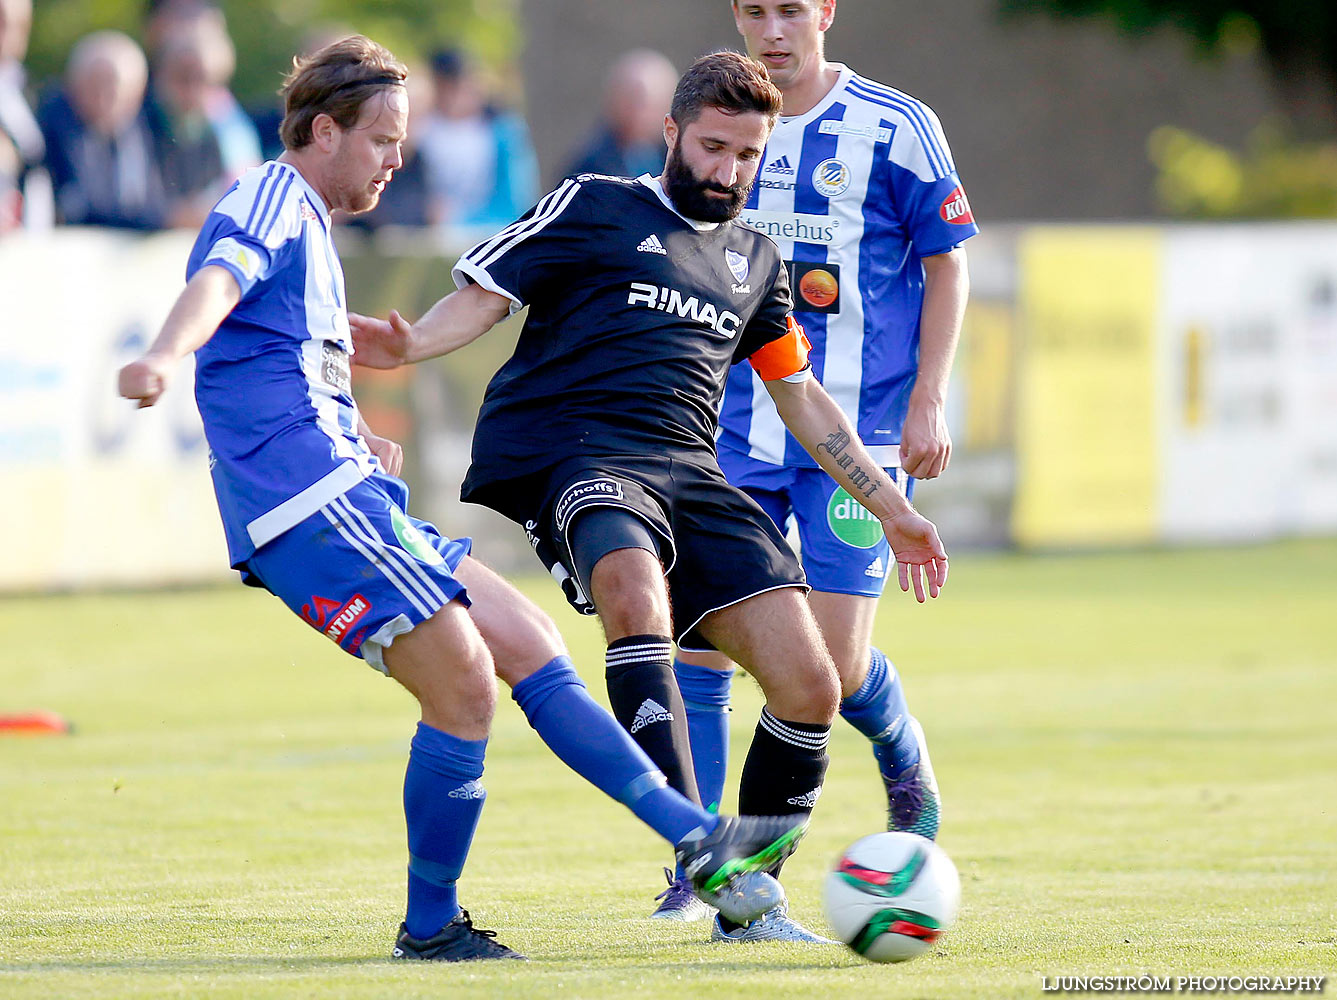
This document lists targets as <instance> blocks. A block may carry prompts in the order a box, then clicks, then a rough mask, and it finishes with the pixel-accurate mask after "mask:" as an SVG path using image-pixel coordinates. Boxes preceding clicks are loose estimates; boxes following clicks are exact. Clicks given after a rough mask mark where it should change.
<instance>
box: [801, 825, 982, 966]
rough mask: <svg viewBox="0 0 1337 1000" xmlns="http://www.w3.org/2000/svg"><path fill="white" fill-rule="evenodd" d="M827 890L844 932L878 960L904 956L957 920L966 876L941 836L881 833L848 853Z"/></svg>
mask: <svg viewBox="0 0 1337 1000" xmlns="http://www.w3.org/2000/svg"><path fill="white" fill-rule="evenodd" d="M822 898H823V902H824V903H825V905H826V919H827V921H828V922H829V923H830V924H831V926H832V927H833V928H834V929H835V932H836V936H837V937H839V938H840V940H842V941H844V942H845V943H846V944H847V945H849V946H850V947H851V948H852V949H853V950H854V951H856V952H857V953H858V954H860V955H862V956H863V957H864V958H867V959H871V960H872V961H874V962H904V961H906V960H907V959H911V958H914V957H915V956H917V955H922V954H923V953H924V952H926V951H928V950H929V948H931V947H932V946H933V942H934V941H936V940H937V939H938V937H939V935H941V934H942V933H943V931H945V930H947V928H948V927H950V926H951V925H952V921H954V920H955V919H956V910H957V907H958V906H959V905H960V902H961V879H960V876H958V875H957V873H956V865H954V864H952V859H951V858H949V857H948V856H947V854H946V853H945V852H944V851H943V849H942V848H941V847H939V846H938V845H937V844H935V843H933V841H931V840H928V839H926V838H924V837H921V836H919V835H918V834H914V833H874V834H872V835H871V836H868V837H864V838H863V839H862V840H856V841H855V842H854V843H853V844H851V845H850V846H849V847H848V848H846V849H845V851H844V852H843V853H842V854H841V855H840V860H839V861H838V862H836V866H835V868H834V869H833V870H832V871H831V873H830V874H829V875H827V876H826V884H825V886H824V887H823V892H822Z"/></svg>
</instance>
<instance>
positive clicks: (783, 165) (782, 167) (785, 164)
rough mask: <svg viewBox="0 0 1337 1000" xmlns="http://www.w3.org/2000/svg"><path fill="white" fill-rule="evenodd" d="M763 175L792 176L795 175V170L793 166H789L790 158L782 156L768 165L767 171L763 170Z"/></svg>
mask: <svg viewBox="0 0 1337 1000" xmlns="http://www.w3.org/2000/svg"><path fill="white" fill-rule="evenodd" d="M762 173H765V174H789V175H791V176H792V175H793V173H794V168H793V167H791V166H790V165H789V157H787V156H781V157H779V158H777V159H774V160H772V161H771V162H770V163H768V164H767V165H766V169H765V170H763V171H762Z"/></svg>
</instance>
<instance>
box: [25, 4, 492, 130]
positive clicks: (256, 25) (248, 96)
mask: <svg viewBox="0 0 1337 1000" xmlns="http://www.w3.org/2000/svg"><path fill="white" fill-rule="evenodd" d="M220 6H221V7H222V8H223V11H224V13H225V14H226V15H227V21H228V30H229V31H230V33H231V35H232V39H233V41H234V42H235V44H236V47H237V75H236V77H235V78H234V79H233V90H234V91H236V93H237V95H238V96H239V97H240V98H241V100H242V103H244V104H247V105H249V106H255V105H263V104H265V103H268V102H271V101H273V100H274V92H275V91H276V90H277V89H278V87H279V84H280V83H281V81H282V79H283V75H284V73H286V72H287V70H288V67H289V66H290V64H291V60H292V56H293V54H294V53H295V52H298V51H300V50H301V49H302V48H303V47H304V46H305V44H306V43H307V41H308V40H309V39H310V38H312V37H315V36H317V35H319V34H320V33H322V32H323V31H324V30H325V29H327V28H330V27H334V28H339V27H341V28H345V29H347V30H348V31H358V32H361V33H362V34H365V35H369V36H370V37H372V38H375V39H376V40H377V41H378V42H381V43H382V44H384V45H387V46H389V47H390V49H391V50H393V51H394V52H395V54H396V55H398V56H399V57H400V58H401V59H405V60H407V61H410V62H413V61H417V60H421V59H422V58H423V57H425V56H427V55H429V54H430V53H431V51H432V50H434V49H435V48H437V47H439V46H459V47H462V48H466V49H468V50H470V51H472V52H474V53H475V54H477V55H478V56H479V57H480V58H481V59H482V60H483V61H484V62H485V63H488V64H489V65H492V66H494V67H504V66H505V65H506V64H507V63H508V62H509V61H510V60H511V58H512V57H513V56H514V54H515V52H516V49H517V46H518V30H517V26H516V8H517V4H516V2H515V0H222V2H221V4H220ZM145 7H146V4H145V3H144V0H36V2H35V3H34V5H33V8H34V9H33V35H32V43H31V46H30V48H29V57H28V68H29V71H30V73H31V75H32V78H33V80H34V82H36V83H39V84H40V83H42V82H43V81H47V80H50V79H52V78H54V77H57V76H59V74H60V72H61V70H62V69H63V67H64V65H65V59H66V56H67V55H68V54H69V51H70V48H71V46H73V44H74V43H75V42H76V41H77V40H78V39H79V38H81V37H82V36H83V35H85V34H87V33H88V32H90V31H95V30H98V29H101V28H116V29H119V30H121V31H125V32H127V33H128V34H130V35H132V36H134V37H135V38H138V39H140V40H141V41H142V38H143V35H142V22H143V14H144V10H145Z"/></svg>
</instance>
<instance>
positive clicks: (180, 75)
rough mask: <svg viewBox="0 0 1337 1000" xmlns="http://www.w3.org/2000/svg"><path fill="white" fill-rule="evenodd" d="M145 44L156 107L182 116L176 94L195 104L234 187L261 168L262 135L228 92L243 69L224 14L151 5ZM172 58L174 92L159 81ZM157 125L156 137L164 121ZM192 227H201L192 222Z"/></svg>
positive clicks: (176, 1) (175, 3)
mask: <svg viewBox="0 0 1337 1000" xmlns="http://www.w3.org/2000/svg"><path fill="white" fill-rule="evenodd" d="M144 38H145V40H146V43H147V45H148V53H149V63H150V67H151V70H152V72H151V74H150V95H151V99H150V104H152V105H157V107H158V109H159V110H167V111H171V112H175V113H177V114H179V113H180V105H181V101H180V99H178V100H176V101H175V107H174V106H173V94H172V91H175V92H176V93H177V94H178V95H179V98H189V99H190V101H191V102H192V103H193V104H194V105H195V107H192V108H191V109H190V111H189V114H190V115H191V116H192V117H194V116H196V115H199V114H203V116H204V118H205V119H206V120H207V121H208V123H209V125H210V127H211V128H212V130H213V133H214V136H215V138H216V140H217V144H218V152H219V154H220V156H221V161H222V174H223V175H224V176H226V177H227V179H228V181H229V183H230V182H231V181H232V180H235V179H236V178H238V177H240V176H241V175H242V174H243V173H244V172H245V171H247V170H249V169H250V168H251V167H254V166H256V165H257V164H258V163H260V162H261V159H262V155H261V150H260V135H259V133H258V132H257V131H256V126H255V123H254V122H252V121H251V118H250V116H249V115H248V114H247V113H246V112H245V111H244V110H243V109H242V106H241V104H240V103H239V102H238V101H237V99H236V98H235V97H234V96H233V95H232V92H231V91H230V90H229V89H228V85H229V84H230V83H231V82H232V74H233V73H234V72H235V71H236V68H237V50H236V48H235V47H234V46H233V44H232V37H231V36H230V35H229V34H228V30H227V20H226V19H225V18H224V16H223V11H222V10H221V9H220V8H219V7H218V6H217V5H216V4H215V3H211V2H207V0H149V2H148V6H147V8H146V11H145V19H144ZM183 50H184V51H183ZM169 53H170V55H171V56H172V58H173V65H174V69H175V71H176V73H177V80H176V81H175V83H169V84H166V88H170V89H165V87H163V86H159V84H158V81H157V79H156V78H157V76H158V74H159V72H160V70H161V69H163V68H165V67H164V59H165V58H166V57H167V56H168V55H169ZM192 63H194V64H196V65H195V67H192V66H191V64H192ZM201 70H202V71H203V80H202V81H201V80H196V81H195V82H192V81H191V80H190V79H189V77H190V76H192V75H194V76H197V77H198V76H199V73H200V71H201ZM153 124H154V126H155V133H156V132H157V130H158V128H159V126H160V125H161V124H162V120H161V119H159V120H158V121H157V122H153ZM220 193H221V192H220ZM206 207H208V206H206ZM200 218H201V220H202V218H203V217H202V216H201V217H200ZM186 224H189V225H194V224H195V223H194V222H190V221H189V220H187V223H186Z"/></svg>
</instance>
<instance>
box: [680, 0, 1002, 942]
mask: <svg viewBox="0 0 1337 1000" xmlns="http://www.w3.org/2000/svg"><path fill="white" fill-rule="evenodd" d="M733 13H734V19H735V23H736V25H737V27H738V30H739V32H740V33H741V34H742V36H743V38H744V40H745V41H746V44H747V49H748V54H749V55H751V56H752V57H753V58H755V59H757V60H758V61H760V62H761V63H762V64H763V65H764V66H766V68H767V71H768V72H769V73H770V76H771V79H772V81H773V82H774V83H775V84H776V86H777V87H779V89H780V92H781V93H782V94H783V96H784V110H783V116H782V117H781V119H780V121H779V123H778V124H777V125H776V127H775V130H774V132H773V133H772V134H771V138H770V141H769V142H768V144H767V147H766V151H765V154H764V155H765V161H764V163H763V165H762V169H761V172H760V175H759V176H758V179H757V184H756V187H755V188H754V189H753V192H752V196H751V198H750V200H749V202H748V205H747V208H746V209H745V210H744V212H743V214H742V215H741V216H740V221H742V222H744V223H746V224H748V225H751V226H753V227H754V228H756V229H758V230H760V231H761V232H764V233H766V234H767V235H768V236H770V237H771V238H772V239H774V240H775V241H776V243H777V244H779V246H780V251H781V253H782V255H783V256H784V257H785V259H786V261H787V262H788V266H789V268H790V284H791V287H792V288H793V291H794V303H795V305H794V312H795V316H796V318H797V319H798V321H799V322H800V323H801V324H802V325H803V327H804V329H805V331H806V333H807V336H808V339H809V340H810V341H811V342H812V345H813V352H812V364H813V370H814V373H815V374H816V375H817V377H818V379H819V380H820V381H821V383H822V385H823V386H824V387H825V388H826V390H827V392H829V393H830V394H831V396H832V397H834V398H835V399H836V400H837V401H838V402H839V403H840V406H841V408H842V409H843V410H844V411H845V412H846V413H848V414H850V415H851V417H853V418H854V419H855V420H857V424H858V427H857V429H856V428H849V429H848V430H849V433H850V434H851V435H854V434H857V435H858V437H859V438H860V439H861V440H862V442H863V443H864V445H865V446H866V447H867V449H868V450H869V452H870V453H871V454H872V455H873V457H874V458H875V459H876V460H877V461H878V462H879V463H880V464H881V465H883V466H884V467H886V469H887V471H888V473H890V474H891V475H892V477H893V479H894V480H895V481H896V483H897V485H898V486H899V487H900V488H901V489H902V490H904V491H905V492H906V494H907V495H909V494H910V493H911V491H912V489H913V484H914V480H915V479H931V478H934V477H935V476H937V475H939V474H940V473H941V472H942V471H943V470H944V469H945V468H946V466H947V463H948V460H949V458H950V455H951V439H950V437H949V435H948V432H947V424H946V419H945V416H944V403H945V398H946V393H947V381H948V376H949V373H950V370H951V364H952V357H953V354H954V353H955V349H956V341H957V336H958V333H959V330H960V324H961V317H962V313H963V311H964V308H965V300H966V295H967V289H968V279H967V271H966V263H965V256H964V250H963V249H961V244H962V243H963V242H964V241H965V240H966V239H968V238H969V237H970V236H972V235H974V234H975V233H976V232H977V229H976V226H975V223H974V220H973V218H972V216H971V212H970V206H969V202H968V201H967V200H966V195H965V191H964V189H963V187H962V186H961V182H960V180H959V178H958V177H957V175H956V168H955V165H954V163H953V160H952V154H951V151H950V149H949V148H948V145H947V140H946V138H945V136H944V135H943V131H942V127H941V125H940V124H939V122H938V119H937V116H936V115H934V113H933V112H932V110H930V109H929V108H928V107H927V106H926V105H925V104H923V103H922V102H920V101H918V100H916V99H914V98H913V97H910V96H908V95H906V94H904V93H902V92H900V91H898V90H895V89H893V88H891V87H887V86H885V85H883V84H881V83H877V82H875V81H873V80H870V79H868V78H866V77H863V76H860V75H859V74H857V73H856V72H854V71H853V70H852V69H850V68H849V67H847V66H844V65H841V64H840V63H834V62H829V61H827V59H826V57H825V48H824V35H825V32H826V30H827V29H828V28H829V27H830V26H831V23H832V21H833V20H834V18H835V13H836V0H734V2H733ZM718 451H719V460H720V467H721V468H722V469H723V470H724V472H725V474H726V475H727V476H728V478H729V480H730V481H731V482H733V483H734V484H735V485H738V486H740V487H742V488H743V489H744V490H745V491H746V492H747V493H748V494H749V495H750V496H752V498H753V499H754V500H756V501H757V502H758V503H760V504H761V506H762V507H763V508H764V509H765V510H766V511H767V513H768V514H770V515H771V517H772V518H773V519H775V521H776V522H777V523H778V524H780V525H781V526H783V525H785V523H786V522H787V521H788V520H790V519H791V518H792V520H793V522H794V523H795V524H796V526H797V529H798V534H799V539H800V544H801V547H802V553H803V567H804V571H805V572H806V574H807V577H808V582H809V584H810V585H811V586H812V588H813V591H812V593H811V594H810V603H811V605H812V608H813V610H814V612H815V613H816V616H817V620H818V623H819V624H820V625H821V628H822V632H823V634H824V636H825V637H826V641H827V644H828V646H829V647H830V649H831V653H832V655H833V657H834V659H835V662H836V666H837V668H838V669H839V671H840V676H841V687H842V695H843V696H844V700H843V702H842V705H841V714H842V715H843V716H844V717H845V718H846V720H847V721H849V722H851V723H852V724H853V725H854V726H855V727H856V728H857V729H859V730H860V731H861V732H863V733H864V734H865V735H867V736H868V737H869V738H870V740H872V741H873V744H874V754H875V755H876V757H877V761H878V765H879V770H880V772H881V774H882V777H883V780H884V783H885V787H886V792H887V798H888V809H889V816H888V827H889V828H891V829H908V830H912V831H914V832H916V833H922V834H925V835H926V836H929V837H933V836H935V835H936V833H937V827H938V812H939V809H938V796H937V785H936V782H935V781H934V779H933V775H932V770H931V767H930V764H929V760H928V756H927V751H926V749H925V748H924V746H923V738H922V732H921V731H920V729H919V726H918V723H917V722H916V721H915V720H914V719H913V718H912V717H911V716H910V715H909V712H908V710H907V708H906V705H905V700H904V694H903V692H902V689H901V684H900V680H899V677H898V676H897V674H896V670H895V667H894V666H892V665H891V664H890V663H889V662H888V661H887V658H886V657H885V656H884V655H883V653H882V652H881V651H880V650H878V649H876V648H874V647H872V645H871V638H872V627H873V620H874V615H875V612H876V605H877V599H878V597H879V596H880V595H881V593H882V590H883V586H884V583H885V577H886V572H887V569H888V567H889V565H890V562H891V560H890V558H889V555H890V553H889V550H888V548H887V545H886V543H885V541H884V540H883V539H882V537H881V531H880V526H879V525H878V524H877V523H876V521H873V520H871V519H869V518H868V516H867V515H866V514H865V513H864V512H863V510H862V509H861V508H860V507H859V506H858V504H856V503H853V502H852V501H851V498H850V497H849V495H848V494H846V493H844V491H842V490H840V489H839V488H838V487H836V485H835V484H834V483H833V482H832V481H831V480H830V478H829V477H826V476H824V475H823V474H822V472H821V470H820V469H819V468H818V467H817V463H816V462H815V461H814V460H813V458H812V457H811V456H810V455H808V454H807V452H805V451H804V450H803V448H802V447H800V446H799V444H798V442H797V441H796V440H795V439H794V437H793V436H792V435H790V434H788V433H786V431H785V428H784V425H783V424H782V423H781V421H780V419H779V417H778V415H777V414H776V411H775V407H774V405H772V403H771V401H770V399H769V397H768V395H767V393H766V392H765V389H764V386H762V384H761V383H760V382H758V381H757V380H755V379H754V378H753V377H752V376H750V375H749V374H748V373H747V372H746V371H744V370H742V369H739V368H735V369H734V370H733V372H731V374H730V378H729V383H728V388H727V391H726V393H725V398H724V403H723V406H722V412H721V417H720V434H719V440H718ZM730 666H731V665H730V664H729V663H728V661H727V660H724V659H723V658H722V657H720V656H719V655H718V654H713V655H712V654H702V653H694V652H691V651H683V652H682V653H681V655H680V657H679V659H678V661H677V663H676V664H675V667H676V672H677V674H678V679H679V684H680V687H681V689H682V692H683V696H684V700H685V702H686V704H687V707H688V719H689V728H690V730H691V732H692V750H693V755H694V757H695V761H696V771H697V781H698V786H699V788H700V792H701V797H702V801H703V802H707V803H709V802H712V801H718V790H719V789H720V788H721V787H722V785H723V780H724V765H725V758H726V755H727V728H726V719H727V716H726V715H725V714H723V713H724V711H725V710H726V707H727V704H728V700H729V693H728V692H729V678H730V672H729V668H730ZM681 898H683V899H684V900H685V896H682V897H681ZM687 912H688V913H689V914H690V913H695V912H696V911H695V910H694V909H693V908H692V907H691V904H690V902H687ZM665 915H669V914H665ZM780 916H781V917H783V915H780ZM723 930H724V933H725V934H728V935H731V936H732V937H733V938H734V939H742V940H753V939H755V938H756V937H758V936H788V937H790V938H793V939H802V934H806V933H807V932H802V934H801V933H800V932H801V931H802V929H801V928H797V927H796V926H795V925H793V922H792V921H790V920H788V919H787V918H784V919H773V920H770V921H759V922H758V923H757V925H755V926H754V927H752V928H748V929H741V930H740V929H730V928H728V927H727V925H726V926H725V927H724V929H723ZM719 931H720V929H719V928H717V929H716V936H717V937H719V936H720V934H719ZM772 932H773V933H772ZM809 937H815V935H809Z"/></svg>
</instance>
